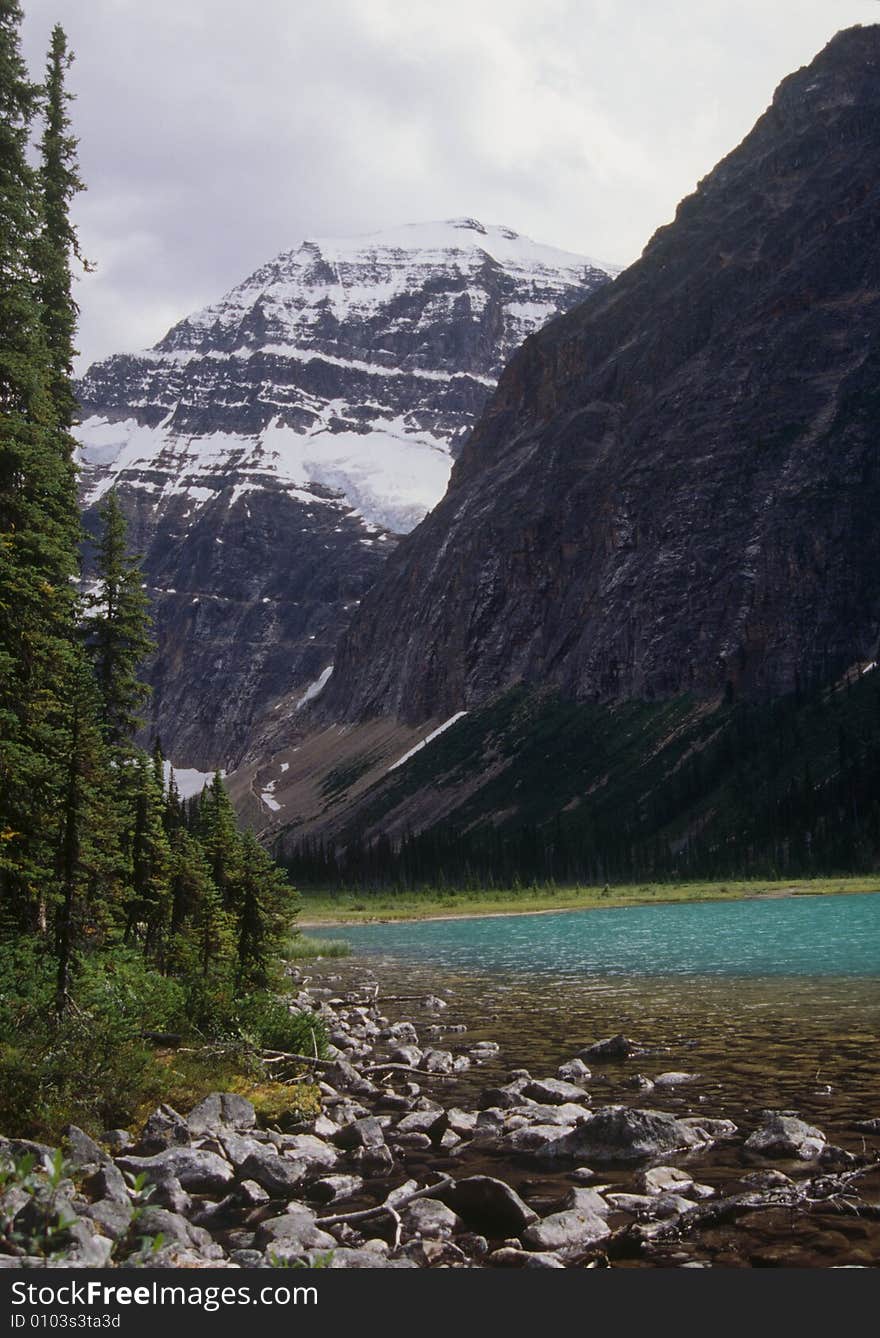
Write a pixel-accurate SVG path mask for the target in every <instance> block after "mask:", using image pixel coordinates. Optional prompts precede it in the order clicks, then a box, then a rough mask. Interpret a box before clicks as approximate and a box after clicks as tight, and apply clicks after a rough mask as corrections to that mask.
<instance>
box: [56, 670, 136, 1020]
mask: <svg viewBox="0 0 880 1338" xmlns="http://www.w3.org/2000/svg"><path fill="white" fill-rule="evenodd" d="M97 705H98V693H97V688H96V685H95V680H94V675H93V674H92V671H91V666H90V665H89V664H88V662H87V661H86V658H85V655H84V653H82V652H81V653H80V655H79V657H78V660H77V663H76V666H75V669H74V671H73V674H72V675H71V681H70V691H69V698H68V716H67V749H66V757H65V783H64V793H63V797H62V806H61V809H60V813H59V832H58V839H57V877H58V885H59V902H58V906H57V909H56V912H55V935H54V936H55V953H56V957H57V959H58V969H57V985H56V1007H57V1010H58V1012H59V1013H61V1012H63V1011H64V1010H65V1008H66V1006H67V1004H68V1001H69V999H70V991H71V979H72V967H73V958H74V953H75V950H76V948H77V945H78V943H79V942H80V941H82V938H83V937H84V935H86V934H88V935H89V936H90V937H91V938H92V940H93V941H94V940H95V938H96V937H97V936H99V935H101V934H103V932H104V931H106V930H107V929H108V928H110V927H111V925H112V922H113V920H114V918H118V915H119V911H120V901H121V895H122V885H121V874H122V868H121V851H120V847H119V822H118V811H117V806H116V803H115V796H114V794H113V793H112V788H113V787H114V785H115V778H114V776H113V774H112V770H111V768H110V765H109V758H108V755H107V748H106V745H105V743H104V739H103V736H102V733H101V730H100V727H99V724H98V711H97Z"/></svg>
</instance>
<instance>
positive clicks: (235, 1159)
mask: <svg viewBox="0 0 880 1338" xmlns="http://www.w3.org/2000/svg"><path fill="white" fill-rule="evenodd" d="M219 1140H220V1146H221V1147H222V1148H223V1155H224V1156H225V1158H226V1160H227V1161H228V1162H229V1163H230V1164H231V1165H232V1166H233V1167H234V1168H235V1170H236V1172H238V1171H240V1170H241V1168H242V1166H244V1164H245V1162H246V1161H247V1159H248V1157H253V1156H259V1154H260V1153H261V1152H265V1151H266V1150H267V1147H266V1144H265V1143H262V1142H260V1141H259V1140H258V1139H256V1138H243V1137H242V1136H241V1135H240V1134H233V1133H227V1132H224V1133H222V1134H221V1135H220V1136H219ZM279 1141H281V1140H279ZM272 1142H273V1145H274V1140H272Z"/></svg>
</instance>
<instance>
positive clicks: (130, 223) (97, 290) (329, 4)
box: [23, 0, 880, 366]
mask: <svg viewBox="0 0 880 1338" xmlns="http://www.w3.org/2000/svg"><path fill="white" fill-rule="evenodd" d="M23 6H24V10H25V16H26V18H25V51H26V55H27V58H28V60H29V61H30V63H31V68H32V71H33V72H34V73H35V74H36V73H37V72H38V71H39V70H41V69H42V66H43V62H44V51H45V48H46V44H47V42H48V37H49V32H50V30H51V27H52V24H53V23H54V22H55V21H57V20H60V21H61V22H62V23H63V24H64V26H65V28H66V29H67V32H68V36H69V38H70V41H71V45H72V46H73V48H74V50H75V52H76V54H77V60H76V64H75V65H74V68H73V71H72V72H71V76H70V87H71V89H72V90H73V91H74V92H75V93H76V95H77V101H76V103H75V105H74V119H75V128H76V132H77V134H78V135H79V137H80V141H81V144H80V155H81V165H82V173H83V176H84V178H85V180H86V182H87V184H88V193H87V194H85V195H83V196H81V197H80V200H79V202H78V204H77V209H76V217H77V219H78V223H79V227H80V233H81V239H82V242H83V246H84V250H85V253H86V254H87V255H88V257H89V258H90V259H91V260H93V261H94V262H96V264H97V270H96V272H95V273H94V275H90V276H88V277H87V278H85V279H83V280H82V282H81V283H80V284H79V286H78V298H79V301H80V306H81V311H82V315H81V329H80V338H79V344H80V348H81V350H82V358H81V359H80V363H81V365H82V366H84V365H86V364H87V363H88V362H90V361H92V359H94V358H97V357H101V356H104V355H105V354H108V353H112V352H117V351H121V350H130V349H138V348H142V347H146V346H148V345H150V344H152V343H154V342H155V341H156V340H157V339H159V338H160V337H161V336H162V334H164V332H165V330H166V329H167V328H168V327H169V325H171V324H172V323H173V322H174V321H175V320H177V319H179V318H180V317H181V316H183V315H185V314H186V313H187V312H189V311H192V310H193V309H195V308H197V307H199V306H202V305H204V304H205V303H206V302H209V301H211V300H213V299H215V298H216V297H219V296H220V294H221V293H222V292H224V291H225V290H226V289H228V288H230V287H231V286H232V285H233V284H235V283H236V282H238V281H239V280H240V279H241V278H243V277H244V276H245V275H246V274H248V273H249V272H250V271H251V270H253V269H255V268H256V267H257V266H258V265H259V264H261V263H262V262H263V261H265V260H267V259H269V258H270V257H271V256H273V255H275V254H276V253H277V252H278V251H281V250H284V249H287V248H289V247H291V246H294V245H296V244H298V243H299V242H300V241H301V240H302V239H303V238H304V237H308V236H346V235H350V234H353V233H357V232H368V231H372V230H374V229H378V228H382V227H385V226H389V225H395V224H399V223H405V222H417V221H421V220H425V219H434V218H452V217H456V216H459V215H463V214H468V215H471V216H473V217H476V218H480V219H482V220H483V221H485V222H490V223H506V224H508V225H509V226H510V227H512V228H515V229H516V230H517V231H519V232H524V233H527V234H529V235H530V236H532V237H534V238H536V239H538V240H540V241H544V242H548V243H551V244H553V245H557V246H562V247H565V248H567V249H568V250H572V251H579V252H584V253H586V254H587V255H591V256H595V257H598V258H600V259H606V260H611V261H615V262H618V263H628V262H629V261H631V260H633V259H635V258H636V256H637V255H638V254H639V253H640V252H641V249H642V247H643V246H644V244H645V242H646V241H647V240H648V238H649V237H650V235H651V233H652V232H653V231H654V229H655V228H657V227H658V226H660V225H661V224H662V223H665V222H668V221H669V219H670V218H671V217H672V215H673V213H674V210H675V206H676V204H677V203H678V201H679V200H680V199H681V197H682V196H683V195H685V194H686V193H688V192H689V191H691V190H692V189H693V188H694V186H695V185H696V183H697V181H698V180H699V179H700V177H702V176H704V175H705V174H706V173H707V172H708V171H709V170H710V169H711V168H712V167H713V166H714V164H715V163H716V162H717V160H718V159H719V158H720V157H722V156H723V155H724V154H725V153H727V152H728V151H729V150H730V149H731V148H733V147H734V145H735V144H737V143H739V141H740V140H741V139H742V138H743V136H744V135H745V134H746V133H747V132H748V131H749V129H750V128H751V126H752V125H753V124H754V122H755V120H756V119H757V117H758V116H759V115H760V114H761V112H762V111H763V110H764V108H765V107H766V106H767V104H768V102H769V101H770V98H771V96H772V93H773V89H774V88H775V86H776V84H777V83H778V82H779V80H780V79H781V78H783V77H784V75H786V74H788V73H789V72H790V71H792V70H794V69H796V68H797V67H798V66H800V65H803V64H805V63H806V62H807V61H809V60H810V59H811V58H812V57H813V55H814V54H815V53H816V52H817V51H818V50H819V49H820V48H821V47H822V46H824V45H825V43H826V42H827V41H828V39H829V38H830V37H831V36H833V34H834V33H835V32H836V31H837V30H838V29H839V28H843V27H848V26H850V25H851V24H854V23H860V22H865V23H869V22H873V21H875V20H880V6H878V4H877V3H876V0H249V3H247V4H242V3H241V0H149V3H147V0H23Z"/></svg>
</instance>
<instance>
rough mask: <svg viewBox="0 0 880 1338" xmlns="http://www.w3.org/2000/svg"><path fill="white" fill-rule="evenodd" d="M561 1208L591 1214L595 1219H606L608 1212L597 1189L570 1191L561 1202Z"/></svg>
mask: <svg viewBox="0 0 880 1338" xmlns="http://www.w3.org/2000/svg"><path fill="white" fill-rule="evenodd" d="M562 1207H563V1209H570V1208H573V1209H576V1210H577V1211H578V1212H583V1213H592V1214H593V1215H594V1216H596V1217H607V1216H608V1212H609V1208H608V1204H607V1203H606V1202H605V1200H604V1199H603V1197H602V1195H601V1194H600V1193H599V1191H598V1190H597V1189H581V1188H576V1189H570V1190H569V1191H568V1193H567V1194H566V1196H565V1198H564V1199H563V1201H562Z"/></svg>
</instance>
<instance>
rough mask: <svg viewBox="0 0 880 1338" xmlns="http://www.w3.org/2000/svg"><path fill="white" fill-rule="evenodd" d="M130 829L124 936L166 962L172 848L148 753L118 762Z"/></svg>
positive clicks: (161, 793)
mask: <svg viewBox="0 0 880 1338" xmlns="http://www.w3.org/2000/svg"><path fill="white" fill-rule="evenodd" d="M117 765H118V767H119V771H120V772H121V776H122V789H123V792H124V805H125V809H126V811H127V814H128V821H129V827H128V832H127V836H126V847H127V854H128V860H129V879H130V888H131V891H130V897H129V905H128V912H127V917H126V929H125V938H126V942H128V943H137V942H139V943H140V944H141V945H142V946H143V949H144V951H145V952H146V953H147V955H148V956H152V957H153V958H155V959H156V960H157V961H158V962H159V963H160V964H162V963H163V961H164V958H165V955H166V952H167V948H168V933H169V928H170V921H171V850H170V847H169V844H168V837H167V836H166V834H165V827H164V824H163V821H162V818H163V810H164V807H165V796H164V794H163V792H162V789H161V787H160V786H159V785H158V784H157V782H156V776H155V772H154V770H153V766H152V762H151V760H150V758H149V757H148V756H147V754H146V753H140V754H139V755H138V756H137V757H136V758H135V759H134V760H133V761H129V762H121V763H118V764H117Z"/></svg>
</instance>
